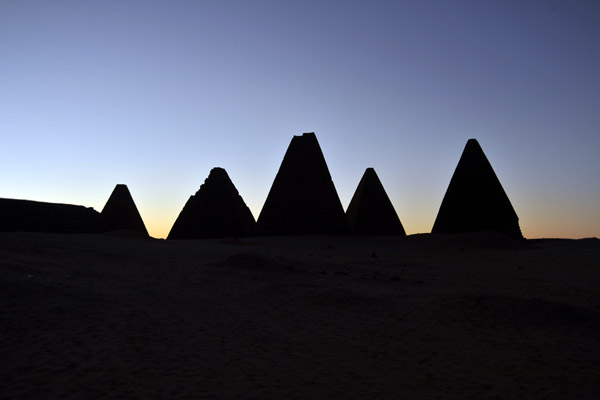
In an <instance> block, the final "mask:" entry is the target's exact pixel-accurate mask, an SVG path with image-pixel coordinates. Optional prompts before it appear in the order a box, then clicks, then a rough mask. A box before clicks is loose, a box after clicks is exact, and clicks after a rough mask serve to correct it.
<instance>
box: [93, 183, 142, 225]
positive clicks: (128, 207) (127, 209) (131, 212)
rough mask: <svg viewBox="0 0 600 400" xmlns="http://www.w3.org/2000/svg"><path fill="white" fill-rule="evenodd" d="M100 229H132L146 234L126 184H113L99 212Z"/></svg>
mask: <svg viewBox="0 0 600 400" xmlns="http://www.w3.org/2000/svg"><path fill="white" fill-rule="evenodd" d="M100 221H101V222H100V225H101V230H102V231H114V230H120V229H127V230H134V231H138V232H141V233H144V234H146V235H148V231H147V230H146V226H145V225H144V221H143V220H142V217H141V216H140V213H139V211H138V209H137V207H136V206H135V203H134V201H133V198H132V197H131V193H129V189H128V188H127V185H123V184H118V185H117V186H115V189H114V190H113V192H112V194H111V195H110V197H109V199H108V201H107V202H106V204H105V205H104V208H103V209H102V212H101V213H100Z"/></svg>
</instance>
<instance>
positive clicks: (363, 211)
mask: <svg viewBox="0 0 600 400" xmlns="http://www.w3.org/2000/svg"><path fill="white" fill-rule="evenodd" d="M346 217H347V218H348V224H349V226H350V231H351V232H352V233H356V234H360V235H388V236H405V235H406V233H405V232H404V228H403V227H402V223H401V222H400V219H399V218H398V214H396V211H395V210H394V206H393V205H392V202H391V201H390V198H389V197H388V195H387V194H386V193H385V189H384V188H383V185H382V184H381V181H380V180H379V177H378V176H377V173H375V170H374V169H373V168H367V169H366V171H365V173H364V175H363V176H362V178H361V180H360V183H359V184H358V187H357V188H356V191H355V192H354V196H352V200H350V204H349V205H348V209H347V210H346Z"/></svg>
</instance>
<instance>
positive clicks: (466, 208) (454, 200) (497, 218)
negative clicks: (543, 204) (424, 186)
mask: <svg viewBox="0 0 600 400" xmlns="http://www.w3.org/2000/svg"><path fill="white" fill-rule="evenodd" d="M482 231H497V232H503V233H505V234H507V235H509V236H512V237H516V238H522V237H523V236H522V234H521V229H520V228H519V217H517V213H516V212H515V210H514V209H513V207H512V204H511V203H510V200H509V199H508V196H507V195H506V193H505V192H504V189H503V188H502V185H501V184H500V181H499V180H498V178H497V177H496V174H495V172H494V169H493V168H492V166H491V164H490V163H489V161H488V159H487V157H486V156H485V154H484V153H483V150H482V149H481V146H479V143H477V140H475V139H469V141H468V142H467V145H466V146H465V149H464V151H463V153H462V155H461V157H460V160H459V161H458V165H457V166H456V170H455V171H454V175H453V176H452V179H451V180H450V185H449V186H448V190H447V191H446V194H445V195H444V199H443V200H442V205H441V206H440V210H439V212H438V215H437V218H436V220H435V223H434V225H433V229H432V230H431V233H464V232H482Z"/></svg>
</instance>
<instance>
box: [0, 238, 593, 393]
mask: <svg viewBox="0 0 600 400" xmlns="http://www.w3.org/2000/svg"><path fill="white" fill-rule="evenodd" d="M599 265H600V243H599V241H598V240H596V239H587V240H537V241H536V240H533V241H532V240H530V241H527V242H523V241H516V240H513V239H510V238H508V237H506V236H503V235H501V234H492V233H489V234H488V233H484V234H468V235H451V236H436V235H412V236H408V237H403V238H391V237H378V238H377V237H375V238H360V237H328V236H310V237H255V238H245V239H233V238H232V239H221V240H189V241H188V240H183V241H163V240H153V239H145V238H143V237H139V236H137V235H130V234H127V233H125V232H120V233H113V234H100V235H91V234H90V235H83V234H81V235H57V234H35V233H0V285H1V286H0V293H1V294H0V296H1V297H2V312H1V315H2V317H1V318H2V321H1V324H0V327H1V328H0V332H1V335H2V337H1V343H2V347H1V355H2V360H3V363H2V364H1V368H0V381H1V382H3V383H2V385H0V398H8V399H30V398H72V399H79V398H91V399H92V398H143V399H148V398H152V399H154V398H199V399H202V398H205V399H235V398H239V399H252V398H255V399H265V398H266V399H268V398H292V399H307V398H342V399H365V398H382V399H396V398H409V399H433V398H444V399H446V398H474V399H485V398H489V399H496V398H503V399H510V398H527V399H565V398H578V399H593V398H597V393H600V383H599V380H598V379H597V378H598V376H600V362H599V361H598V360H600V295H599V293H600V269H599V268H598V266H599Z"/></svg>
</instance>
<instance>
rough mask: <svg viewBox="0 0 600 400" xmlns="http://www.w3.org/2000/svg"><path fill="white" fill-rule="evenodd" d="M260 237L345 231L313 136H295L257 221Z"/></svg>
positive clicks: (341, 211) (341, 209) (338, 203)
mask: <svg viewBox="0 0 600 400" xmlns="http://www.w3.org/2000/svg"><path fill="white" fill-rule="evenodd" d="M257 230H258V233H259V234H262V235H282V234H283V235H285V234H329V233H342V232H346V231H347V223H346V216H345V214H344V209H343V208H342V204H341V202H340V199H339V197H338V194H337V192H336V190H335V186H334V185H333V181H332V180H331V175H330V174H329V169H328V168H327V163H326V162H325V158H324V157H323V153H322V152H321V147H320V146H319V142H318V141H317V137H316V136H315V134H314V133H304V134H303V135H302V136H294V137H293V138H292V141H291V143H290V146H289V147H288V149H287V152H286V153H285V156H284V158H283V161H282V162H281V166H280V167H279V171H278V172H277V175H276V176H275V180H274V181H273V186H271V190H270V191H269V195H268V196H267V200H266V201H265V204H264V206H263V208H262V211H261V213H260V216H259V217H258V222H257Z"/></svg>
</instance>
